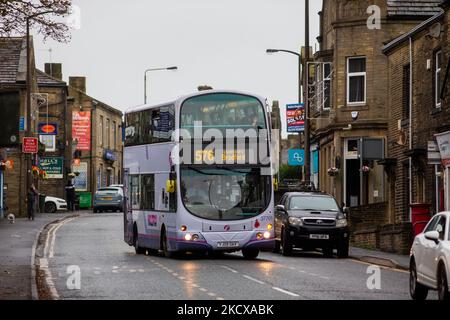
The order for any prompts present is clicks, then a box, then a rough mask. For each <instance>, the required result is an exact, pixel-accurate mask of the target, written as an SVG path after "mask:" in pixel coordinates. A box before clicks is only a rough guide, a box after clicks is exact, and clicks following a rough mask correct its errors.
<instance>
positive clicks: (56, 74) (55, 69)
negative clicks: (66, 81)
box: [45, 63, 62, 81]
mask: <svg viewBox="0 0 450 320" xmlns="http://www.w3.org/2000/svg"><path fill="white" fill-rule="evenodd" d="M45 73H46V74H48V75H49V76H51V77H53V78H56V79H58V80H61V81H62V64H61V63H46V64H45Z"/></svg>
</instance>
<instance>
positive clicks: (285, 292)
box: [272, 287, 300, 297]
mask: <svg viewBox="0 0 450 320" xmlns="http://www.w3.org/2000/svg"><path fill="white" fill-rule="evenodd" d="M272 289H273V290H276V291H279V292H281V293H284V294H287V295H289V296H291V297H300V296H299V295H298V294H296V293H293V292H290V291H287V290H284V289H281V288H278V287H272Z"/></svg>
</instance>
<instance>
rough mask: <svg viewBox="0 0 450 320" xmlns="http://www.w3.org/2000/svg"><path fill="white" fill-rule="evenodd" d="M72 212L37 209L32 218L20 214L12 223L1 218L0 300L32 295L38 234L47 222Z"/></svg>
mask: <svg viewBox="0 0 450 320" xmlns="http://www.w3.org/2000/svg"><path fill="white" fill-rule="evenodd" d="M71 215H73V213H55V214H41V213H38V214H36V217H35V220H34V221H29V220H28V219H26V218H20V219H16V221H15V223H14V224H10V223H9V221H8V220H7V219H2V220H0V300H29V299H32V297H33V294H32V290H33V286H34V283H33V282H34V281H33V280H34V279H33V278H34V277H33V275H32V263H34V262H32V255H33V254H34V246H35V242H36V240H37V237H38V235H39V233H40V231H41V230H42V229H43V228H44V227H45V226H46V225H47V224H49V223H51V222H53V221H56V220H59V219H63V218H65V217H68V216H71ZM33 260H34V259H33Z"/></svg>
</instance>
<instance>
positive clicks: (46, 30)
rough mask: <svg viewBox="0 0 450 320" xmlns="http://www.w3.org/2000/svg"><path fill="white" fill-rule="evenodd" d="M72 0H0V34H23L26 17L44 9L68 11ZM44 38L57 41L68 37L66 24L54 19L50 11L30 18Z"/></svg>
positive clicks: (31, 23)
mask: <svg viewBox="0 0 450 320" xmlns="http://www.w3.org/2000/svg"><path fill="white" fill-rule="evenodd" d="M71 3H72V0H0V36H13V35H24V34H25V33H26V24H27V17H30V16H33V15H35V14H39V13H41V12H46V11H54V12H64V11H66V12H67V11H68V10H69V8H70V6H71ZM30 25H31V26H34V27H36V29H37V31H38V32H39V33H40V34H41V35H43V36H44V38H45V39H46V38H52V39H53V40H56V41H59V42H67V41H68V40H69V39H70V34H69V32H68V31H69V27H68V26H67V24H65V23H64V22H61V21H57V20H56V19H55V15H54V14H52V13H48V14H43V15H40V16H37V17H35V18H33V19H31V20H30Z"/></svg>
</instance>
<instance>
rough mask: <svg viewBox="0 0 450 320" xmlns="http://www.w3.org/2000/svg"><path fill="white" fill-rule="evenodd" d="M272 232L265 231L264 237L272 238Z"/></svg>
mask: <svg viewBox="0 0 450 320" xmlns="http://www.w3.org/2000/svg"><path fill="white" fill-rule="evenodd" d="M270 236H271V235H270V232H269V231H266V232H264V239H270Z"/></svg>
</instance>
